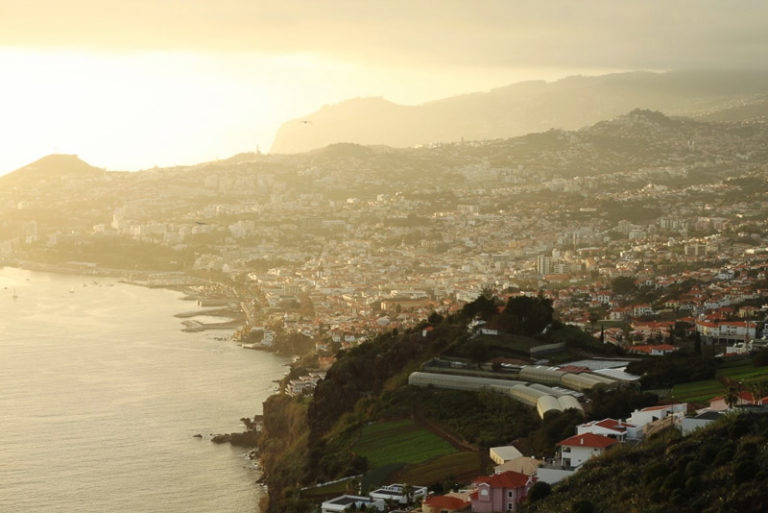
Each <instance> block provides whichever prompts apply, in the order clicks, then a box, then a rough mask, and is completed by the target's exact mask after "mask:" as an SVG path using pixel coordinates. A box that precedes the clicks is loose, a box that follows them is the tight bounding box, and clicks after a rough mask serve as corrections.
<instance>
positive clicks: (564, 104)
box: [271, 71, 768, 153]
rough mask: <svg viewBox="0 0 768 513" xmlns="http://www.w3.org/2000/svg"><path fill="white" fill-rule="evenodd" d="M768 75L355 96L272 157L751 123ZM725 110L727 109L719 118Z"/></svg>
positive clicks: (310, 121)
mask: <svg viewBox="0 0 768 513" xmlns="http://www.w3.org/2000/svg"><path fill="white" fill-rule="evenodd" d="M767 93H768V72H757V71H731V72H722V71H720V72H715V71H672V72H666V73H650V72H630V73H614V74H608V75H601V76H595V77H583V76H574V77H568V78H564V79H561V80H558V81H555V82H551V83H548V82H543V81H533V82H521V83H517V84H512V85H509V86H506V87H501V88H498V89H494V90H491V91H489V92H478V93H472V94H466V95H461V96H455V97H451V98H445V99H441V100H437V101H432V102H428V103H424V104H422V105H416V106H406V105H398V104H395V103H392V102H389V101H387V100H385V99H383V98H357V99H352V100H347V101H345V102H342V103H339V104H336V105H330V106H325V107H323V108H322V109H320V110H319V111H316V112H314V113H311V114H308V115H306V116H303V117H301V118H297V119H294V120H291V121H288V122H286V123H284V124H283V125H282V126H281V127H280V129H279V131H278V133H277V135H276V137H275V141H274V143H273V145H272V149H271V152H272V153H298V152H302V151H307V150H311V149H315V148H320V147H323V146H326V145H329V144H333V143H337V142H354V143H359V144H365V145H376V144H383V145H388V146H394V147H409V146H417V145H423V144H432V143H441V142H442V143H444V142H455V141H461V140H483V139H497V138H507V137H514V136H518V135H522V134H526V133H530V132H541V131H546V130H549V129H552V128H558V129H567V130H572V129H578V128H581V127H584V126H587V125H591V124H593V123H596V122H598V121H600V120H603V119H608V118H612V117H614V116H618V115H620V114H622V113H624V112H627V111H630V110H632V109H636V108H642V109H652V110H660V111H663V112H665V113H668V114H670V115H673V116H694V117H696V116H709V117H710V118H711V119H712V120H729V121H736V120H743V119H752V118H754V117H755V115H754V114H753V113H752V112H751V105H752V104H753V103H754V104H755V105H756V108H757V109H759V110H764V100H765V95H766V94H767ZM719 111H726V113H725V114H723V115H722V116H719V117H718V116H717V113H718V112H719Z"/></svg>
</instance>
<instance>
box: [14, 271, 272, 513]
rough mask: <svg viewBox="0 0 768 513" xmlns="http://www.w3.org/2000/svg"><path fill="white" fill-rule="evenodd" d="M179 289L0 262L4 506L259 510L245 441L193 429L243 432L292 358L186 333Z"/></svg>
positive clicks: (73, 512) (77, 512) (74, 511)
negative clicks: (225, 441) (224, 441)
mask: <svg viewBox="0 0 768 513" xmlns="http://www.w3.org/2000/svg"><path fill="white" fill-rule="evenodd" d="M14 295H15V296H16V297H15V298H14ZM180 298H181V294H179V293H177V292H173V291H168V290H159V289H147V288H143V287H138V286H133V285H127V284H121V283H117V282H116V281H115V280H110V279H103V278H96V279H95V282H94V278H84V277H77V276H65V275H53V274H46V273H34V272H27V271H21V270H17V269H9V268H5V269H0V511H20V512H25V513H34V512H46V513H51V512H68V513H81V512H98V513H105V512H113V511H114V512H142V513H143V512H148V513H149V512H184V513H194V512H201V513H203V512H205V513H209V512H221V513H226V512H238V513H241V512H256V511H258V506H257V504H258V500H259V495H260V493H261V492H260V491H259V489H258V487H257V486H255V483H254V482H255V480H256V479H257V478H258V472H257V470H255V469H254V468H253V465H252V463H251V462H250V461H249V460H247V459H246V458H245V455H244V452H245V451H244V450H243V449H237V448H232V447H230V446H228V445H221V446H217V445H214V444H213V443H211V442H210V441H209V440H206V439H203V440H200V439H197V438H193V435H195V434H196V433H201V434H203V435H205V436H206V437H207V436H208V434H209V433H221V432H231V431H239V430H241V428H242V425H241V424H240V421H239V419H240V417H243V416H246V415H253V414H256V413H261V403H262V401H263V400H264V399H265V398H266V397H267V396H268V395H269V394H270V393H271V389H272V387H273V385H274V383H273V380H275V379H279V378H280V377H281V376H282V375H283V374H284V373H285V370H286V368H285V367H283V366H282V365H281V364H282V363H284V360H282V359H280V358H278V357H276V356H274V355H272V354H268V353H263V352H257V351H248V350H243V349H241V348H239V347H237V346H235V345H234V344H233V343H232V342H228V341H222V340H217V339H216V337H226V336H227V335H228V332H226V331H224V332H222V331H210V332H201V333H183V332H182V331H181V328H182V327H183V326H182V324H181V320H182V319H178V318H175V317H173V314H175V313H179V312H184V311H189V310H194V309H195V305H194V303H190V302H186V301H182V300H181V299H180ZM219 320H220V319H219Z"/></svg>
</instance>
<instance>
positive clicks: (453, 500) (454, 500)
mask: <svg viewBox="0 0 768 513" xmlns="http://www.w3.org/2000/svg"><path fill="white" fill-rule="evenodd" d="M424 504H426V505H427V506H429V507H430V508H440V509H447V510H456V509H462V508H466V507H467V505H468V504H469V502H468V501H463V500H461V499H459V498H458V497H449V496H446V495H433V496H432V497H427V498H426V499H424Z"/></svg>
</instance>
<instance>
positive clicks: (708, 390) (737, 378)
mask: <svg viewBox="0 0 768 513" xmlns="http://www.w3.org/2000/svg"><path fill="white" fill-rule="evenodd" d="M716 378H717V379H706V380H701V381H691V382H688V383H680V384H677V385H675V386H674V388H672V398H673V399H674V400H675V401H680V402H690V403H705V402H707V401H709V400H710V399H711V398H713V397H715V396H718V395H725V394H726V393H727V392H728V386H727V385H726V383H731V384H734V383H740V385H738V384H737V385H736V387H738V386H741V387H743V389H744V390H745V391H749V392H752V393H756V394H757V395H759V396H761V397H762V396H763V395H765V393H766V392H768V390H765V388H766V386H765V385H766V383H768V365H764V366H759V367H756V366H755V365H753V363H752V362H750V361H749V360H742V361H740V362H738V363H737V364H736V365H735V366H731V367H725V368H720V369H718V370H717V373H716Z"/></svg>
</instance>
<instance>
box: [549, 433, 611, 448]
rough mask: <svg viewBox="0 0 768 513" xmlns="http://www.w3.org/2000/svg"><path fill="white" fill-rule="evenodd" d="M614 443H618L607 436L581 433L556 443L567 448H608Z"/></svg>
mask: <svg viewBox="0 0 768 513" xmlns="http://www.w3.org/2000/svg"><path fill="white" fill-rule="evenodd" d="M616 443H618V442H617V441H616V440H614V439H613V438H608V437H607V436H602V435H596V434H594V433H582V434H580V435H576V436H572V437H570V438H566V439H565V440H562V441H560V442H557V445H567V446H569V447H596V448H605V447H610V446H611V445H613V444H616Z"/></svg>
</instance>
